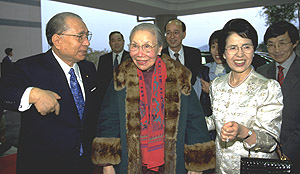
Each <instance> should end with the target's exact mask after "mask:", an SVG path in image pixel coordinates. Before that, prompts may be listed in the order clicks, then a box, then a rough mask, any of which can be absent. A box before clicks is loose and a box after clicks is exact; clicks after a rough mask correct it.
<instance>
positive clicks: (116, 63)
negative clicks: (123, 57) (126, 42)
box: [114, 54, 119, 68]
mask: <svg viewBox="0 0 300 174" xmlns="http://www.w3.org/2000/svg"><path fill="white" fill-rule="evenodd" d="M118 56H119V55H118V54H116V56H115V60H114V68H115V67H116V66H118V63H119V62H118Z"/></svg>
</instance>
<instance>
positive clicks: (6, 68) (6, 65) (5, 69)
mask: <svg viewBox="0 0 300 174" xmlns="http://www.w3.org/2000/svg"><path fill="white" fill-rule="evenodd" d="M12 70H13V63H12V61H11V60H10V58H9V57H8V56H5V57H4V58H3V59H2V62H1V77H4V76H6V75H7V74H9V73H10V72H11V71H12Z"/></svg>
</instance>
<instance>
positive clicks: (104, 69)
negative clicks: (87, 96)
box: [97, 50, 129, 103]
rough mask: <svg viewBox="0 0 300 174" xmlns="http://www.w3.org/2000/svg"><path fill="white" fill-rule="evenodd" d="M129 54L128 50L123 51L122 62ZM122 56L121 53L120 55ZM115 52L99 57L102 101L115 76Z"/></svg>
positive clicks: (100, 95)
mask: <svg viewBox="0 0 300 174" xmlns="http://www.w3.org/2000/svg"><path fill="white" fill-rule="evenodd" d="M128 54H129V52H128V51H125V50H124V51H123V54H122V58H121V62H122V61H123V60H124V59H125V57H126V56H127V55H128ZM119 56H120V55H119ZM113 66H114V65H113V53H112V52H110V53H108V54H105V55H102V56H100V58H99V63H98V69H97V84H98V88H99V98H100V101H101V103H102V101H103V98H104V96H105V93H106V89H107V87H108V85H109V83H110V81H111V80H112V78H113Z"/></svg>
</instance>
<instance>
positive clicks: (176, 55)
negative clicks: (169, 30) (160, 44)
mask: <svg viewBox="0 0 300 174" xmlns="http://www.w3.org/2000/svg"><path fill="white" fill-rule="evenodd" d="M174 56H175V57H176V60H177V61H178V62H180V60H179V53H174Z"/></svg>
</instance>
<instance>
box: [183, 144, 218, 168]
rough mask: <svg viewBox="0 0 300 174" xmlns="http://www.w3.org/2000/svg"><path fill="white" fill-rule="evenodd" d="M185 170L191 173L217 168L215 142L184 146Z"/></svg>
mask: <svg viewBox="0 0 300 174" xmlns="http://www.w3.org/2000/svg"><path fill="white" fill-rule="evenodd" d="M184 159H185V168H186V169H187V170H189V171H205V170H208V169H213V168H215V167H216V146H215V142H213V141H209V142H206V143H198V144H194V145H186V144H185V145H184Z"/></svg>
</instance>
